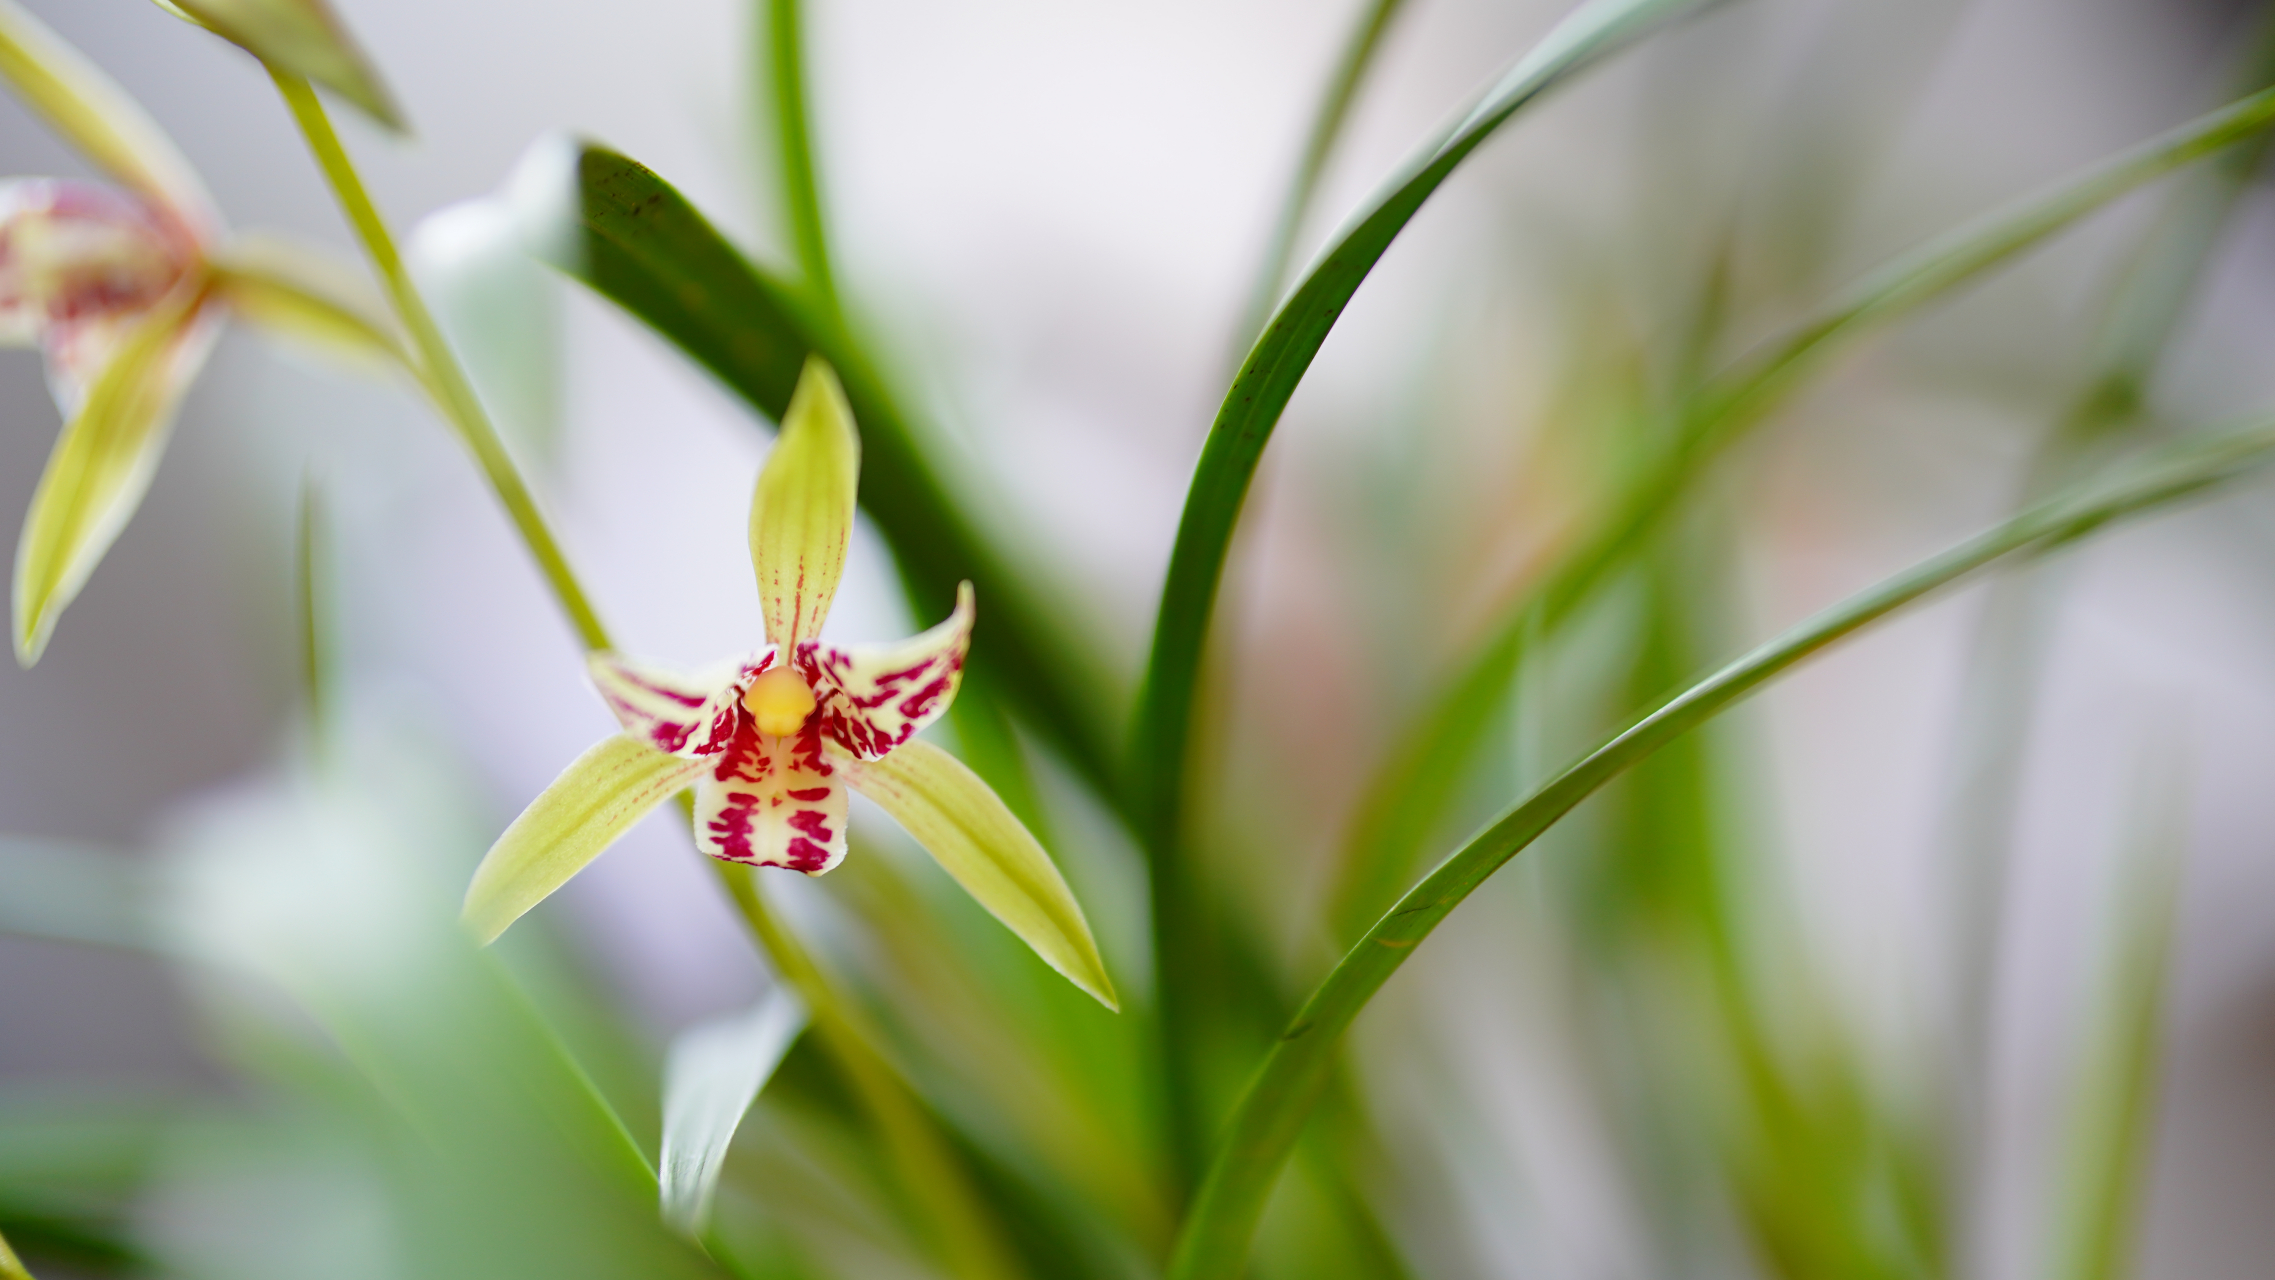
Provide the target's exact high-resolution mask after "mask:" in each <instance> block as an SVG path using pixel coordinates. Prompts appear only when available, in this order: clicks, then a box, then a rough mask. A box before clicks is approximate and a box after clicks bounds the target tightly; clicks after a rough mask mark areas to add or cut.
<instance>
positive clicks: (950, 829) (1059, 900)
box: [850, 739, 1121, 1009]
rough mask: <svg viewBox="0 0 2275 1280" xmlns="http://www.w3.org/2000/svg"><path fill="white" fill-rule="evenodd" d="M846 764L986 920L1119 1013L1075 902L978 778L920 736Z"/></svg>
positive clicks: (861, 786) (859, 783)
mask: <svg viewBox="0 0 2275 1280" xmlns="http://www.w3.org/2000/svg"><path fill="white" fill-rule="evenodd" d="M850 767H851V769H852V771H853V785H854V787H855V788H856V789H858V790H859V791H860V792H861V794H862V795H865V796H867V797H869V798H870V799H871V800H874V801H876V802H877V803H878V805H880V806H881V807H882V808H883V809H884V811H885V812H886V813H889V814H891V815H892V816H893V820H894V821H896V822H898V823H900V824H901V826H903V827H905V828H907V829H908V833H909V835H911V836H913V837H915V839H916V842H917V844H919V845H920V846H922V847H923V849H924V851H925V852H926V853H929V854H931V855H932V857H933V858H934V860H936V861H937V862H939V864H940V866H941V868H942V869H943V870H945V871H946V872H947V873H948V874H949V875H950V876H953V877H954V878H955V880H956V883H957V884H960V885H962V886H963V887H964V891H965V892H966V893H969V894H971V895H972V897H973V899H974V900H976V901H977V902H978V903H979V904H980V905H981V906H983V907H986V908H987V910H988V914H990V915H992V916H994V917H995V918H996V919H998V920H1001V921H1002V922H1003V925H1004V927H1005V928H1007V929H1009V930H1011V932H1013V933H1015V934H1017V935H1019V938H1020V940H1021V941H1023V942H1025V943H1026V944H1027V945H1028V946H1030V947H1033V948H1034V949H1035V954H1036V955H1038V956H1041V957H1042V958H1043V962H1044V963H1045V964H1048V965H1049V966H1050V967H1052V968H1053V969H1056V970H1058V971H1059V972H1060V973H1062V974H1064V975H1066V979H1067V981H1069V982H1072V983H1073V984H1074V985H1076V986H1078V987H1080V988H1082V989H1083V990H1084V991H1087V992H1089V993H1090V994H1091V996H1093V997H1094V998H1096V999H1097V1001H1098V1003H1100V1004H1103V1005H1105V1006H1106V1007H1107V1008H1109V1009H1119V1008H1120V1007H1121V1005H1120V1003H1119V1002H1118V1001H1117V1000H1115V998H1114V986H1113V983H1112V981H1111V980H1109V979H1108V978H1107V977H1106V966H1105V962H1104V961H1102V960H1100V959H1099V958H1098V944H1097V942H1096V941H1094V940H1093V939H1092V938H1091V936H1090V924H1089V922H1088V921H1086V920H1084V919H1083V917H1082V906H1081V904H1079V903H1077V902H1076V901H1075V900H1074V893H1073V891H1072V890H1070V889H1068V888H1067V887H1066V881H1065V880H1064V879H1063V878H1061V877H1060V875H1059V871H1058V868H1057V867H1056V866H1054V865H1053V864H1052V862H1051V856H1050V855H1049V854H1047V853H1045V852H1043V847H1042V846H1041V845H1039V844H1037V843H1035V837H1033V836H1032V835H1029V834H1028V833H1027V828H1025V827H1023V826H1021V825H1020V824H1019V819H1018V818H1016V817H1013V816H1012V813H1011V810H1009V809H1007V808H1005V807H1004V805H1003V801H1002V800H1000V799H998V798H997V797H996V794H995V792H994V791H992V790H990V789H989V788H988V785H987V783H985V782H983V781H981V780H980V777H979V775H978V774H975V773H973V772H972V771H971V770H970V769H969V768H966V767H965V765H964V762H963V761H961V760H958V759H957V758H956V757H954V756H952V755H949V754H948V753H947V752H945V751H942V750H941V749H940V748H938V747H935V746H933V745H932V744H931V743H929V742H925V741H924V740H922V739H917V740H916V741H913V742H906V743H903V744H901V745H900V746H899V747H897V748H895V749H894V751H893V752H892V754H890V755H888V756H886V757H884V758H883V759H881V760H856V761H852V762H850Z"/></svg>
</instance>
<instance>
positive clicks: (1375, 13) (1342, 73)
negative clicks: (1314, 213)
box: [1234, 0, 1406, 354]
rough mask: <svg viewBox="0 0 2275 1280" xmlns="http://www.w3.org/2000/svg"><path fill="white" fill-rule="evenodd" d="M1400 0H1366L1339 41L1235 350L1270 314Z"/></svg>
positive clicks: (1251, 337)
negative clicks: (1339, 53) (1337, 55)
mask: <svg viewBox="0 0 2275 1280" xmlns="http://www.w3.org/2000/svg"><path fill="white" fill-rule="evenodd" d="M1405 4H1406V0H1366V3H1365V5H1364V7H1362V8H1361V9H1360V10H1359V18H1358V22H1357V23H1356V24H1354V25H1353V26H1352V28H1351V34H1350V36H1349V37H1348V38H1347V40H1346V41H1345V43H1344V46H1343V55H1342V57H1341V58H1340V59H1338V60H1337V62H1336V64H1335V71H1334V74H1333V75H1331V76H1330V77H1328V81H1327V91H1326V93H1324V94H1322V95H1321V96H1320V100H1319V109H1318V111H1317V112H1316V113H1315V114H1314V115H1313V116H1312V120H1311V136H1310V137H1308V138H1306V139H1305V140H1304V145H1303V156H1302V158H1301V159H1300V160H1298V161H1297V162H1296V171H1295V177H1294V179H1293V180H1291V181H1290V182H1289V183H1288V193H1287V195H1286V197H1284V199H1283V200H1282V203H1281V205H1280V218H1279V223H1278V225H1277V226H1275V227H1274V228H1273V230H1272V239H1271V245H1270V247H1269V248H1267V249H1266V250H1265V251H1264V263H1263V266H1261V267H1260V268H1258V269H1257V272H1256V283H1255V285H1254V286H1253V288H1252V290H1251V293H1250V297H1249V301H1248V310H1247V312H1246V314H1244V315H1243V316H1242V317H1241V319H1240V328H1239V329H1238V330H1237V331H1236V332H1235V334H1234V341H1236V342H1238V343H1239V344H1240V346H1239V348H1238V351H1239V353H1240V354H1246V352H1247V350H1248V347H1249V345H1250V344H1251V343H1253V342H1255V341H1256V336H1257V332H1258V331H1259V330H1261V329H1262V328H1263V327H1264V320H1265V318H1266V317H1267V316H1269V315H1271V314H1272V304H1273V303H1274V302H1276V301H1278V300H1279V296H1280V282H1281V281H1283V280H1285V279H1286V278H1287V274H1288V259H1289V258H1290V257H1292V256H1293V255H1294V254H1295V244H1296V236H1297V235H1299V234H1301V233H1302V231H1303V224H1304V219H1305V218H1306V216H1308V215H1309V214H1310V212H1311V202H1312V200H1313V198H1314V197H1315V196H1317V194H1318V191H1319V180H1320V178H1321V177H1323V176H1325V174H1326V172H1327V161H1328V159H1329V157H1331V156H1333V155H1334V154H1335V143H1336V140H1337V139H1338V138H1340V137H1341V136H1342V133H1343V123H1344V121H1346V120H1348V119H1349V118H1350V115H1351V104H1352V103H1353V102H1354V101H1356V100H1357V98H1358V94H1359V84H1360V82H1361V81H1363V80H1364V79H1365V78H1366V74H1367V69H1368V67H1370V66H1372V65H1373V63H1374V58H1375V54H1376V52H1377V51H1379V50H1380V49H1381V48H1382V39H1383V36H1384V35H1385V34H1387V33H1388V32H1389V30H1390V24H1391V20H1392V19H1394V18H1396V17H1397V16H1398V11H1399V10H1400V9H1402V8H1404V7H1405Z"/></svg>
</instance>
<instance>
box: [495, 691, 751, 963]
mask: <svg viewBox="0 0 2275 1280" xmlns="http://www.w3.org/2000/svg"><path fill="white" fill-rule="evenodd" d="M706 767H708V766H707V763H706V762H705V761H703V760H700V759H689V758H687V757H685V756H675V755H671V754H669V753H667V752H663V751H658V750H656V748H655V747H653V746H651V745H650V744H649V743H648V742H647V741H646V740H645V739H642V738H635V737H632V736H631V735H629V734H622V733H619V734H614V735H611V736H610V737H607V738H604V739H602V740H601V741H600V742H598V743H596V744H594V745H593V746H592V747H591V748H589V749H587V750H586V751H585V753H584V754H583V755H581V756H578V757H577V758H576V759H575V760H572V761H570V762H569V767H568V768H566V769H563V770H562V771H561V776H560V777H558V778H555V779H554V780H553V782H552V784H551V785H549V786H547V787H546V788H545V790H544V791H542V792H540V793H539V794H538V796H537V798H536V799H535V800H532V801H530V802H529V807H528V808H526V809H524V810H522V811H521V816H520V817H518V818H515V819H514V820H513V824H512V825H511V826H509V827H507V828H506V829H505V834H503V835H501V836H499V837H498V841H497V843H496V844H494V845H491V846H490V852H489V853H488V854H487V855H485V856H484V857H483V859H482V865H481V866H479V867H477V868H475V870H474V881H473V883H472V884H470V885H468V886H467V887H466V906H465V911H464V919H465V921H466V927H467V928H468V929H470V930H472V931H473V934H474V936H475V937H476V938H477V939H478V940H480V941H482V942H484V943H488V942H492V941H495V940H496V939H497V936H498V935H499V934H501V933H504V932H505V931H506V926H508V925H510V924H512V923H513V922H514V921H516V920H519V919H520V918H521V917H522V914H523V913H524V912H526V911H528V910H529V909H530V908H531V907H534V906H536V905H537V904H538V903H540V902H543V901H544V900H545V899H546V898H548V897H550V896H552V893H553V891H554V890H555V889H558V888H560V887H561V886H562V885H565V884H567V883H568V882H569V878H570V877H571V876H574V875H575V874H577V873H578V872H579V871H582V870H584V869H585V864H586V863H588V862H591V861H592V860H593V859H594V858H597V857H599V856H600V855H601V851H602V850H605V849H606V848H608V846H609V845H611V844H614V843H616V838H617V837H618V836H621V835H623V834H624V833H625V832H626V831H629V830H631V829H632V824H633V823H635V822H638V821H639V820H640V819H642V818H644V817H646V816H647V815H648V814H649V813H650V812H651V811H653V810H654V809H655V807H656V806H657V805H659V804H662V803H663V802H664V801H666V800H669V799H670V798H671V797H672V795H673V793H674V792H677V791H678V790H680V788H682V787H684V786H686V785H687V784H688V782H689V781H691V780H692V779H693V778H694V777H695V775H696V774H698V773H701V772H703V770H704V769H705V768H706Z"/></svg>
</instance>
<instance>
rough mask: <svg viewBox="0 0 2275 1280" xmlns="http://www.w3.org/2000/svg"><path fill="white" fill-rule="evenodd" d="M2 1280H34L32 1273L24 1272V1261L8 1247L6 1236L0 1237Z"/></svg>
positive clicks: (0, 1272)
mask: <svg viewBox="0 0 2275 1280" xmlns="http://www.w3.org/2000/svg"><path fill="white" fill-rule="evenodd" d="M0 1280H32V1273H31V1272H29V1271H26V1270H24V1262H23V1259H21V1258H18V1257H17V1256H16V1251H15V1250H14V1249H11V1248H9V1247H8V1238H7V1237H6V1236H0Z"/></svg>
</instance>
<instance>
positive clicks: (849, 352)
mask: <svg viewBox="0 0 2275 1280" xmlns="http://www.w3.org/2000/svg"><path fill="white" fill-rule="evenodd" d="M575 181H576V183H577V205H576V217H577V218H578V230H579V231H580V232H581V235H580V236H578V237H575V238H572V239H571V240H569V241H568V242H567V243H560V244H557V245H555V246H554V248H553V249H552V254H553V260H554V262H555V264H556V265H558V266H560V267H561V268H562V269H563V270H565V271H568V272H569V273H570V274H572V275H574V276H576V277H577V278H578V279H580V280H583V281H584V282H585V283H586V284H588V285H590V286H591V287H592V288H593V289H595V290H596V291H598V292H599V293H601V294H602V295H603V296H605V297H607V298H609V299H610V300H612V301H614V302H615V303H616V304H617V305H619V306H621V307H623V308H624V309H625V310H626V311H629V312H630V313H632V315H633V316H634V317H636V318H638V319H639V320H640V321H642V322H643V323H645V324H647V325H648V326H649V327H650V328H653V329H654V330H656V331H657V332H658V333H660V334H662V335H663V336H664V337H666V338H668V339H670V340H671V341H672V342H674V343H676V344H677V345H678V346H679V348H680V349H681V350H682V351H684V352H686V353H687V354H688V355H689V356H690V357H692V358H693V359H694V360H695V361H696V362H697V363H698V364H700V365H702V366H703V367H704V368H706V369H708V370H710V372H711V373H712V374H713V375H714V376H716V377H717V378H718V379H719V380H720V381H722V382H724V383H725V384H726V385H727V387H728V388H729V389H730V390H732V391H734V392H735V393H736V394H737V395H739V396H741V397H742V398H743V400H744V401H745V402H747V403H748V404H749V405H750V406H751V407H752V408H753V409H755V410H757V411H758V413H759V414H761V415H762V416H764V417H766V418H769V419H771V420H774V421H777V422H779V421H780V420H781V417H782V414H783V412H784V411H785V410H786V409H787V408H788V406H789V403H790V393H791V390H792V388H793V387H795V386H796V384H797V379H798V373H799V370H800V369H801V368H803V366H804V364H805V360H806V357H807V356H808V355H809V354H819V355H821V356H822V357H823V358H824V359H826V360H828V361H829V363H830V365H831V366H832V367H833V368H835V369H836V370H837V374H838V377H839V379H840V380H841V381H842V382H843V383H844V387H845V394H846V399H847V401H848V402H849V403H850V404H851V405H852V406H853V413H854V417H855V419H856V420H857V421H858V422H859V423H860V424H861V439H862V446H863V452H862V470H861V505H862V508H863V509H864V510H866V511H867V512H868V513H869V516H870V518H871V519H872V520H874V521H875V522H876V524H877V527H878V529H879V530H880V531H881V532H882V533H883V534H884V535H885V539H886V541H887V542H889V543H890V544H891V545H892V548H893V554H894V557H895V559H896V560H897V561H898V563H899V565H900V569H901V574H902V576H903V578H904V579H905V580H906V582H907V584H908V591H909V596H910V599H911V601H912V603H913V604H914V605H915V606H916V611H917V614H918V616H920V617H931V616H938V615H940V614H944V613H946V612H947V611H948V610H949V609H950V607H952V605H953V604H954V602H955V598H956V587H957V584H958V583H960V582H964V581H970V582H972V583H974V584H975V585H977V587H978V588H979V590H980V592H981V594H982V595H984V596H985V597H986V599H987V601H988V623H987V628H986V630H985V632H984V634H983V635H982V636H981V638H980V640H979V642H978V643H977V644H976V645H975V646H974V647H973V649H972V659H971V660H972V661H973V662H974V663H976V664H979V665H981V666H983V667H985V668H987V669H988V670H989V671H990V672H991V673H993V674H994V675H995V676H996V677H997V687H999V688H1002V689H1004V690H1005V691H1006V692H1008V693H1009V694H1010V695H1011V696H1012V697H1013V698H1014V699H1015V701H1016V703H1017V705H1018V706H1019V709H1020V710H1021V711H1022V712H1023V713H1024V714H1025V715H1026V716H1027V717H1028V718H1029V719H1030V720H1031V721H1032V722H1033V723H1034V724H1035V726H1036V727H1037V728H1038V729H1040V730H1041V731H1042V732H1043V733H1044V734H1046V735H1047V736H1048V737H1049V738H1050V740H1051V741H1052V743H1053V745H1054V746H1056V747H1058V748H1059V749H1060V750H1062V751H1063V752H1065V753H1066V756H1067V759H1068V760H1069V761H1070V762H1071V763H1072V764H1073V765H1074V766H1075V767H1076V768H1077V769H1079V770H1080V771H1081V772H1082V773H1083V775H1084V776H1085V777H1086V779H1087V780H1089V781H1090V782H1092V783H1093V784H1095V785H1096V786H1097V787H1098V788H1099V790H1100V793H1101V794H1103V795H1107V796H1109V797H1117V798H1118V797H1119V794H1120V793H1119V790H1118V787H1117V783H1118V782H1119V778H1120V774H1119V770H1118V767H1117V755H1118V753H1117V752H1116V751H1115V750H1114V748H1113V746H1112V745H1111V741H1112V739H1111V736H1110V733H1109V730H1108V728H1107V721H1106V719H1105V713H1104V711H1103V708H1104V707H1105V706H1108V705H1110V704H1111V701H1112V700H1111V699H1110V698H1106V697H1101V696H1099V694H1098V690H1100V689H1102V688H1105V687H1106V685H1107V682H1106V680H1105V678H1104V676H1103V675H1102V674H1101V673H1100V672H1099V671H1098V670H1097V669H1096V668H1095V667H1094V666H1093V665H1092V660H1091V659H1090V658H1089V657H1088V656H1087V653H1086V650H1085V648H1084V647H1083V646H1081V645H1078V644H1076V643H1073V642H1072V641H1071V640H1070V639H1069V638H1068V636H1067V632H1066V627H1067V625H1068V624H1067V623H1066V622H1065V618H1066V613H1067V611H1066V609H1065V606H1064V605H1063V603H1059V602H1054V601H1053V600H1051V599H1050V598H1049V597H1048V596H1047V595H1045V594H1043V593H1039V592H1037V591H1036V590H1035V589H1034V588H1033V587H1032V586H1031V585H1030V584H1029V583H1028V582H1026V581H1025V580H1024V579H1023V577H1022V576H1021V575H1019V574H1018V573H1016V572H1015V571H1014V567H1013V562H1012V561H1011V560H1009V559H1007V558H1006V557H1005V556H1003V555H1002V554H1001V553H1000V552H999V551H998V550H997V549H996V548H995V547H994V546H992V545H990V543H989V542H988V541H987V539H986V538H984V537H983V536H982V535H981V533H980V532H979V529H978V528H977V526H975V525H974V524H972V523H971V522H970V521H969V520H968V519H966V518H965V516H964V515H963V513H962V512H961V510H959V509H958V507H957V505H956V503H955V501H954V500H953V499H952V498H951V496H950V493H949V490H948V488H947V487H946V485H945V484H944V483H943V482H942V480H941V478H940V474H939V471H938V469H937V468H936V467H935V465H934V463H933V462H932V460H931V458H930V457H929V456H928V454H927V452H926V447H925V437H924V436H923V434H922V433H920V432H919V431H918V430H917V428H916V427H915V426H913V425H912V424H911V422H910V420H909V419H908V418H907V417H906V416H905V415H904V414H903V413H902V412H901V411H900V410H899V409H898V408H897V407H896V406H895V404H894V402H893V400H892V399H891V397H890V396H888V395H887V393H886V390H885V388H884V386H883V384H882V383H881V382H880V381H879V380H878V378H877V377H876V376H875V374H874V373H873V372H871V371H870V369H869V367H868V365H867V363H866V361H864V360H862V359H861V358H860V353H859V352H858V351H856V350H854V349H853V348H852V347H851V345H850V344H849V343H848V342H847V341H846V340H845V339H843V338H842V337H840V336H837V335H836V333H835V330H834V327H833V326H830V325H828V324H825V323H819V322H816V321H815V320H813V319H812V318H811V317H810V316H808V315H807V314H806V313H805V312H804V311H802V310H801V309H800V307H799V305H798V304H797V302H796V301H795V300H794V294H793V292H792V291H791V290H790V289H788V288H787V287H785V286H784V285H782V284H781V283H780V282H778V281H776V280H774V279H773V278H772V277H770V276H768V275H767V274H766V273H765V272H763V271H761V270H760V269H758V268H757V267H755V266H753V265H751V263H750V262H749V261H748V260H747V259H745V258H744V257H743V256H742V254H741V253H740V252H738V251H737V250H736V249H735V248H734V246H733V245H731V244H729V243H728V242H727V240H726V239H725V237H723V236H721V235H720V234H719V233H718V231H717V230H715V229H714V228H713V227H712V226H711V225H710V223H709V222H707V221H705V220H704V218H703V215H702V214H701V213H699V212H697V211H696V209H695V208H694V206H692V205H690V204H689V203H688V202H687V200H686V198H685V197H683V196H681V195H680V194H679V192H677V191H675V190H673V189H672V187H671V185H670V184H669V183H666V182H665V181H664V180H663V179H662V178H659V177H657V176H656V175H655V174H654V173H653V172H651V171H649V170H648V169H646V168H645V167H643V166H641V165H640V164H638V163H637V162H635V161H632V160H629V159H627V158H625V157H623V156H621V155H618V154H616V153H614V152H612V151H608V150H605V149H603V148H600V147H592V146H588V147H586V148H584V150H583V151H582V152H581V154H580V155H579V157H578V161H577V165H576V172H575Z"/></svg>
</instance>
